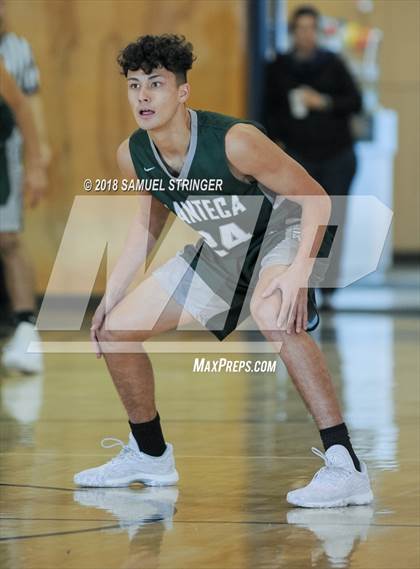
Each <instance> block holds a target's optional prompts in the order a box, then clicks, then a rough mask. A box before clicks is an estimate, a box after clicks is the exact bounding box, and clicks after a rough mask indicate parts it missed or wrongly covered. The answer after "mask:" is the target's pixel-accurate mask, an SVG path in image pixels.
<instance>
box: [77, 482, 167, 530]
mask: <svg viewBox="0 0 420 569" xmlns="http://www.w3.org/2000/svg"><path fill="white" fill-rule="evenodd" d="M73 499H74V501H75V502H77V503H78V504H80V505H81V506H84V507H87V508H99V509H100V510H105V511H106V512H109V513H110V514H112V515H113V516H114V517H115V518H116V519H117V520H118V522H119V524H120V527H121V528H122V529H124V530H126V531H127V532H128V534H129V536H130V538H132V537H133V536H134V535H135V534H136V533H137V531H138V530H139V529H140V528H141V527H142V526H144V525H146V524H149V523H153V522H162V523H163V525H164V527H165V529H171V528H172V520H173V516H174V514H175V504H176V501H177V499H178V488H174V487H167V488H157V487H155V488H139V489H134V488H105V489H104V488H94V489H92V488H84V489H83V490H76V491H75V493H74V495H73Z"/></svg>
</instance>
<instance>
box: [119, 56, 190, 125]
mask: <svg viewBox="0 0 420 569" xmlns="http://www.w3.org/2000/svg"><path fill="white" fill-rule="evenodd" d="M127 85H128V100H129V103H130V106H131V109H132V111H133V114H134V118H135V119H136V122H137V124H138V125H139V126H140V128H142V129H144V130H151V129H156V128H160V127H162V126H164V125H165V124H167V123H168V122H169V121H170V120H171V118H172V117H173V116H174V114H175V113H176V111H177V109H178V107H179V105H180V104H183V103H185V101H186V100H187V99H188V95H189V85H188V83H184V84H183V85H178V84H177V81H176V76H175V74H174V73H172V72H171V71H168V70H167V69H165V68H163V67H158V68H157V69H153V70H152V72H151V73H150V74H146V73H145V72H144V71H143V70H142V69H138V70H137V71H128V74H127Z"/></svg>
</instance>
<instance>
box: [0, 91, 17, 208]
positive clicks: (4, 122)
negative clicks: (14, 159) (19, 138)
mask: <svg viewBox="0 0 420 569" xmlns="http://www.w3.org/2000/svg"><path fill="white" fill-rule="evenodd" d="M14 126H15V120H14V116H13V113H12V111H11V109H10V108H9V106H8V105H7V104H6V103H5V101H3V99H2V98H0V206H1V205H4V204H5V203H6V202H7V200H8V199H9V195H10V180H9V171H8V168H7V156H6V142H7V139H8V138H9V136H10V135H11V134H12V132H13V128H14Z"/></svg>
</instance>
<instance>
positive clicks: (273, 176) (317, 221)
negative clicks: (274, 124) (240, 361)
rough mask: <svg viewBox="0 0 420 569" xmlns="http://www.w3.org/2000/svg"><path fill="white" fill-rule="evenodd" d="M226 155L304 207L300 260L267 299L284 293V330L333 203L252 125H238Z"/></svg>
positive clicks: (274, 283) (242, 169)
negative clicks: (275, 292)
mask: <svg viewBox="0 0 420 569" xmlns="http://www.w3.org/2000/svg"><path fill="white" fill-rule="evenodd" d="M226 155H227V157H228V160H229V161H230V162H231V164H232V165H233V166H234V167H235V168H237V169H238V170H239V171H240V172H242V173H243V174H245V175H247V176H252V177H253V178H255V179H256V180H258V181H259V182H260V183H261V184H263V185H264V186H266V187H267V188H269V189H270V190H272V191H273V192H275V193H277V194H280V195H282V196H285V197H287V199H289V200H292V201H295V202H297V203H298V204H299V205H301V206H302V218H301V241H300V245H299V249H298V252H297V254H296V257H295V259H294V261H293V263H292V265H291V266H290V268H289V269H288V270H287V271H286V273H284V275H283V276H282V277H277V278H275V279H273V281H272V282H271V283H270V285H269V287H268V288H267V289H266V291H265V293H264V295H263V296H270V295H271V294H273V292H274V291H275V290H276V289H278V288H280V289H281V291H282V296H283V302H282V309H281V313H280V315H279V319H278V320H279V325H280V326H284V324H285V321H286V320H287V321H289V323H290V320H289V319H290V315H291V314H292V309H293V306H294V305H295V303H296V298H297V294H298V291H299V288H301V287H306V286H307V283H308V280H309V277H310V275H311V272H312V269H313V265H314V262H315V258H316V255H317V253H318V251H319V248H320V246H321V243H322V239H323V236H324V233H325V230H326V226H327V225H328V221H329V217H330V213H331V200H330V198H329V196H328V195H327V194H326V192H325V190H324V189H323V188H322V187H321V186H320V185H319V184H318V183H317V182H316V181H315V180H314V179H313V178H312V177H311V176H309V174H308V173H307V172H306V170H305V169H304V168H302V166H300V165H299V164H298V163H297V162H296V161H295V160H293V159H292V158H291V157H290V156H288V155H287V154H286V153H285V152H283V150H281V148H279V147H278V146H277V145H276V144H274V143H273V142H272V141H271V140H270V139H269V138H267V137H266V136H265V135H264V134H263V133H262V132H261V131H259V130H258V129H257V128H256V127H254V126H252V125H247V124H238V125H235V126H234V127H232V128H231V129H230V131H229V132H228V134H227V136H226ZM302 302H303V301H302Z"/></svg>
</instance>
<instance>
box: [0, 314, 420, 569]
mask: <svg viewBox="0 0 420 569" xmlns="http://www.w3.org/2000/svg"><path fill="white" fill-rule="evenodd" d="M193 337H194V340H197V336H196V335H193ZM66 338H68V336H66ZM317 338H318V340H319V341H320V342H321V343H322V345H323V348H324V350H325V351H326V353H327V356H328V360H329V363H330V366H331V369H332V371H333V373H334V377H335V381H336V385H337V389H338V391H339V393H340V397H341V400H342V403H343V408H344V413H345V417H346V420H347V422H348V424H349V426H350V428H351V432H352V435H353V436H352V438H353V443H354V445H355V447H356V449H357V450H358V452H359V454H360V456H361V457H362V458H363V459H364V460H365V461H366V462H367V464H368V467H369V470H370V474H371V478H372V484H373V489H374V493H375V502H374V504H373V505H372V506H365V507H353V508H344V509H342V508H340V509H332V510H304V509H299V508H292V507H289V506H288V505H287V503H286V502H285V494H286V492H287V490H288V489H290V488H293V487H297V486H299V485H301V484H302V483H303V482H304V481H307V480H308V479H309V478H310V477H311V476H312V475H313V474H314V472H315V471H316V470H317V469H318V468H319V467H320V466H321V464H320V461H319V459H317V458H316V457H314V456H313V455H312V454H311V452H310V448H311V446H317V447H319V448H320V441H319V439H318V435H317V432H316V429H315V427H314V425H313V424H312V421H311V419H310V417H309V416H308V414H307V412H306V411H305V409H304V407H303V404H302V403H301V401H300V400H299V398H298V396H297V394H296V393H295V391H294V389H293V386H292V385H291V383H290V381H289V380H288V379H287V376H286V374H285V372H284V369H283V368H282V366H281V364H280V363H278V369H277V372H276V373H268V374H264V373H255V374H246V373H239V374H237V373H222V374H219V375H218V374H211V373H210V374H200V373H193V372H192V365H193V359H194V357H195V355H194V354H188V353H178V354H177V353H171V354H163V353H154V354H153V355H152V359H153V362H154V365H155V370H156V378H157V394H158V402H159V411H160V414H161V417H162V421H163V426H164V432H165V435H166V438H167V440H168V441H170V442H172V443H173V444H174V447H175V452H176V459H177V467H178V470H179V472H180V476H181V480H180V483H179V485H178V487H177V488H162V489H159V488H142V487H140V486H137V487H135V486H133V487H131V488H128V489H115V490H101V489H92V490H89V489H80V490H78V489H76V488H74V486H73V483H72V476H73V474H74V472H76V471H78V470H81V469H83V468H87V467H90V466H95V465H98V464H101V463H102V462H104V461H105V460H107V459H108V458H109V457H110V456H112V455H113V454H114V451H115V450H118V449H110V450H104V449H102V448H101V447H100V441H101V439H102V438H103V437H105V436H114V437H118V438H120V439H123V440H125V439H126V437H127V423H126V419H125V416H124V413H123V410H122V407H121V405H120V404H119V402H118V400H117V396H116V394H115V392H114V390H113V387H112V385H111V381H110V379H108V376H107V373H106V370H105V365H104V363H103V362H102V361H101V362H98V361H96V360H95V358H94V356H93V355H90V354H69V353H68V354H59V353H50V354H47V355H46V371H45V374H44V375H43V377H19V376H16V375H10V376H5V377H3V379H2V383H1V426H2V428H1V451H2V456H1V480H0V481H1V483H2V485H1V486H0V490H1V498H2V509H1V511H2V521H1V524H2V533H1V543H0V560H1V567H2V568H5V569H6V568H7V569H58V568H68V569H99V568H100V569H116V568H121V569H128V568H132V569H152V568H153V569H154V568H160V569H274V568H276V569H278V568H281V567H285V568H287V569H306V568H313V567H316V568H330V567H337V568H346V567H351V568H355V569H356V568H358V569H392V568H395V569H417V568H418V567H419V565H420V563H419V561H420V558H419V550H418V546H419V495H418V490H419V377H420V374H419V371H420V370H419V351H418V320H417V319H414V318H409V317H404V318H403V317H400V318H398V317H392V316H385V315H375V316H374V315H362V314H360V315H357V314H340V315H336V316H334V317H330V318H329V319H328V318H327V319H326V320H325V321H324V324H323V329H322V331H321V332H319V333H318V334H317ZM240 339H241V342H242V345H246V342H247V336H245V335H243V337H241V338H240ZM248 350H249V353H248V354H244V353H241V354H227V355H226V354H223V355H224V357H227V358H229V359H257V358H263V359H269V360H273V359H274V356H271V355H270V354H263V355H261V354H260V355H258V354H252V344H249V346H248ZM196 355H200V356H205V355H206V354H205V353H204V350H203V352H201V353H200V354H196ZM208 357H209V358H215V357H217V354H214V353H213V354H208Z"/></svg>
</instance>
